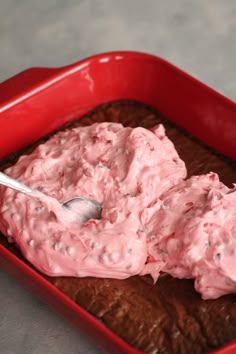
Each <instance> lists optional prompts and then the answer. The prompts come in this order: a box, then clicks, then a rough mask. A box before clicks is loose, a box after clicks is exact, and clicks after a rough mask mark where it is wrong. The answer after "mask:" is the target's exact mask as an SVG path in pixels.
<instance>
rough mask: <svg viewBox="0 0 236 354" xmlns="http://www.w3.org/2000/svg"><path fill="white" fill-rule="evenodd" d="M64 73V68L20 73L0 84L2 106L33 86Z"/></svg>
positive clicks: (34, 69)
mask: <svg viewBox="0 0 236 354" xmlns="http://www.w3.org/2000/svg"><path fill="white" fill-rule="evenodd" d="M60 71H62V68H31V69H27V70H25V71H22V72H20V73H19V74H17V75H15V76H13V77H11V78H10V79H8V80H6V81H4V82H3V83H1V84H0V93H1V94H0V105H1V103H3V102H7V101H8V100H11V99H12V98H13V97H17V96H18V95H19V94H21V95H22V92H26V91H28V90H29V89H30V88H31V87H32V86H35V85H37V84H39V83H40V82H42V81H44V80H48V79H50V77H53V76H54V75H55V74H57V75H58V73H59V72H60Z"/></svg>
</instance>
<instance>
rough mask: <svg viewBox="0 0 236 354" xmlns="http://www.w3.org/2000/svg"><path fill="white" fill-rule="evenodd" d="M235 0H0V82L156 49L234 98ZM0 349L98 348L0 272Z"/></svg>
mask: <svg viewBox="0 0 236 354" xmlns="http://www.w3.org/2000/svg"><path fill="white" fill-rule="evenodd" d="M235 38H236V2H235V0H227V1H223V0H198V1H191V0H182V1H180V0H176V1H175V0H165V1H161V0H146V1H144V0H119V1H115V0H110V1H108V0H100V1H98V0H94V1H92V0H67V1H64V0H48V1H46V0H45V1H44V0H42V1H38V0H37V1H36V0H21V1H18V0H2V1H1V2H0V48H1V49H0V81H3V80H5V79H7V78H9V77H11V76H13V75H14V74H16V73H18V72H20V71H22V70H23V69H25V68H29V67H32V66H48V67H54V66H62V65H65V64H69V63H72V62H75V61H78V60H80V59H82V58H84V57H87V56H89V55H92V54H95V53H99V52H104V51H110V50H138V51H145V52H149V53H152V54H156V55H158V56H161V57H163V58H165V59H167V60H169V61H171V62H172V63H174V64H175V65H177V66H179V67H181V68H182V69H184V70H185V71H187V72H189V73H190V74H192V75H194V76H196V77H198V78H199V79H200V80H202V81H204V82H205V83H207V84H208V85H210V86H212V87H214V88H215V89H216V90H218V91H220V92H222V93H223V94H225V95H226V96H228V97H229V98H231V99H233V100H235V98H236V70H235V62H236V40H235ZM0 284H1V291H0V304H1V306H0V353H3V354H13V353H14V354H15V353H17V354H45V353H50V354H53V353H55V354H73V353H75V354H79V353H83V354H86V353H89V354H95V353H96V354H98V353H102V351H101V350H100V349H98V348H97V347H96V346H95V345H94V344H92V343H91V342H89V341H87V339H85V338H84V336H83V335H81V334H80V333H79V332H78V331H76V330H74V329H73V328H71V327H70V326H69V325H68V324H67V323H66V322H65V321H64V320H62V319H61V318H59V317H58V316H57V315H56V314H54V313H53V312H51V311H50V310H49V309H48V307H47V306H46V305H44V304H42V303H41V302H39V301H38V300H37V299H36V298H35V297H33V296H32V295H31V294H29V293H28V292H27V291H26V290H24V289H23V288H22V287H21V286H20V285H18V284H17V283H16V282H15V281H14V280H13V279H11V278H10V277H9V276H7V275H6V274H5V273H3V272H2V271H0Z"/></svg>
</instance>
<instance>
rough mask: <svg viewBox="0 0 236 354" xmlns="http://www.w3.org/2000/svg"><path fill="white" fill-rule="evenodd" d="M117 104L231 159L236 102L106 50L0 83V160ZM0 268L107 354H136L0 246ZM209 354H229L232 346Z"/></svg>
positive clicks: (155, 62) (157, 63) (147, 58)
mask: <svg viewBox="0 0 236 354" xmlns="http://www.w3.org/2000/svg"><path fill="white" fill-rule="evenodd" d="M119 99H130V100H136V101H140V102H143V103H146V104H149V105H151V106H153V107H154V108H156V109H157V110H158V111H160V112H161V113H162V114H163V115H164V116H165V117H167V118H168V119H169V120H172V121H173V122H175V123H176V124H178V125H179V126H181V127H183V128H185V129H186V130H187V131H189V132H190V133H191V134H192V135H194V136H195V137H197V138H199V139H200V140H202V141H203V142H204V143H206V144H207V145H209V146H211V147H213V148H214V149H216V150H218V151H219V152H221V153H223V154H225V155H226V156H228V157H230V158H232V159H236V104H235V103H234V102H232V101H230V100H229V99H227V98H225V97H224V96H222V95H220V94H219V93H217V92H215V91H214V90H212V89H210V88H209V87H207V86H205V85H204V84H202V83H201V82H199V81H197V80H196V79H194V78H192V77H191V76H189V75H187V74H186V73H184V72H183V71H181V70H179V69H177V68H176V67H175V66H173V65H171V64H170V63H168V62H166V61H165V60H163V59H160V58H158V57H155V56H151V55H148V54H144V53H136V52H113V53H105V54H101V55H96V56H93V57H91V58H89V59H85V60H83V61H81V62H79V63H75V64H72V65H69V66H67V67H64V68H58V69H55V68H53V69H48V68H34V69H29V70H26V71H25V72H23V73H20V74H18V75H17V76H15V77H13V78H11V79H9V80H7V81H5V82H4V83H2V84H0V158H1V157H3V156H6V155H7V154H9V153H11V152H13V151H16V150H18V149H20V148H22V147H24V146H27V145H28V144H30V143H32V142H34V141H35V140H37V139H38V138H40V137H42V136H44V135H45V134H47V133H49V132H51V131H52V130H53V129H55V128H57V127H59V126H61V125H62V124H64V123H66V122H68V121H70V120H73V119H75V118H79V117H80V116H82V115H83V114H85V113H86V112H88V111H89V110H91V109H93V108H95V107H96V106H98V105H100V104H102V103H106V102H110V101H113V100H119ZM0 267H1V269H3V270H5V271H6V272H8V273H9V274H11V275H12V276H13V277H15V278H16V279H17V280H18V281H19V282H21V283H22V284H23V285H24V286H25V287H26V288H28V289H29V290H30V291H31V292H33V293H34V294H35V295H37V296H38V297H39V298H40V299H41V300H42V301H44V302H46V303H47V304H48V305H49V306H50V307H52V308H53V309H54V310H56V311H57V312H58V313H60V314H61V315H62V316H64V317H65V318H67V319H68V320H69V321H70V322H71V323H72V324H74V325H75V326H76V327H77V328H79V329H80V330H81V331H83V332H84V333H85V334H86V335H88V336H89V337H90V338H91V339H93V340H95V341H96V342H97V343H98V344H99V345H101V346H102V347H103V348H104V349H105V350H107V351H109V352H112V353H117V354H118V353H119V354H120V353H139V352H138V351H136V350H135V349H133V348H131V347H130V346H128V345H127V344H126V343H124V342H123V341H122V340H121V339H120V338H118V337H117V336H116V335H115V334H113V333H112V332H111V331H109V330H108V329H107V328H105V327H104V326H103V325H102V324H101V323H100V322H98V321H97V320H95V319H94V318H93V317H92V316H90V315H89V314H88V313H87V312H85V311H84V310H83V309H81V308H80V307H79V306H77V305H75V303H74V302H73V301H71V300H70V299H69V298H67V297H66V296H65V295H63V294H62V293H61V292H60V291H58V290H57V289H56V288H55V287H53V286H52V285H51V284H50V283H48V282H47V281H46V280H45V279H44V278H42V277H41V276H40V275H39V274H37V273H36V272H35V271H34V270H32V269H31V268H30V267H28V266H27V265H26V264H24V263H23V262H22V261H20V260H19V259H18V258H17V257H15V256H14V255H13V254H12V253H10V252H9V251H7V250H6V249H5V248H4V247H3V246H0ZM214 353H218V354H233V353H236V342H233V343H231V344H230V345H228V346H227V347H225V348H222V349H220V350H218V351H216V352H214Z"/></svg>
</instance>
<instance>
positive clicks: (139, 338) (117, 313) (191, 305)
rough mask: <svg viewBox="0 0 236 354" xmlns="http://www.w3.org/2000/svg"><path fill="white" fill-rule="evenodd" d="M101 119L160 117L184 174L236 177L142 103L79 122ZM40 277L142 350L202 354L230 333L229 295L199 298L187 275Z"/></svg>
mask: <svg viewBox="0 0 236 354" xmlns="http://www.w3.org/2000/svg"><path fill="white" fill-rule="evenodd" d="M102 121H113V122H120V123H122V124H124V125H126V126H133V127H135V126H143V127H145V128H149V129H150V128H152V127H153V126H156V125H157V124H158V123H160V122H164V125H165V128H166V130H167V136H168V137H169V138H170V139H171V140H172V141H173V142H174V144H175V147H176V149H177V151H178V153H179V155H180V156H181V158H182V159H183V160H184V161H185V163H186V165H187V169H188V177H190V176H191V175H200V174H207V173H208V172H209V171H215V172H216V173H218V174H219V177H220V180H221V181H222V182H223V183H224V184H225V185H227V186H228V187H231V184H232V182H233V181H235V180H236V169H235V167H234V166H233V164H231V163H228V162H227V161H226V160H223V159H221V158H220V157H218V156H216V155H215V154H213V153H212V152H211V151H209V150H207V149H206V148H204V147H203V146H201V145H200V144H198V143H197V142H195V141H194V140H193V139H191V138H189V137H188V136H186V135H185V134H183V133H182V132H181V131H180V130H178V129H177V128H175V127H174V126H173V125H171V124H169V123H168V122H167V121H165V120H163V119H162V118H160V116H159V115H158V114H156V113H153V111H152V110H151V109H147V108H145V107H143V106H142V105H139V104H124V103H122V104H116V105H110V106H107V107H103V108H102V109H99V110H98V111H96V112H94V113H92V114H90V115H88V116H86V117H84V118H83V119H82V120H80V121H79V124H86V125H88V124H92V123H94V122H102ZM176 188H177V187H176ZM150 220H151V218H150ZM1 244H3V245H4V246H5V247H7V248H8V249H10V250H11V251H12V252H14V253H15V254H16V255H17V256H18V257H19V258H21V259H23V260H24V261H25V262H26V260H25V259H24V258H23V257H22V254H21V253H20V252H19V250H18V249H17V247H16V246H15V244H14V243H12V244H9V243H8V242H7V240H6V238H5V237H4V236H2V237H1ZM42 276H44V277H45V278H46V279H47V280H48V281H49V282H50V283H52V284H53V285H54V286H56V287H57V288H58V289H59V290H60V291H61V292H63V293H65V294H66V295H67V296H68V297H70V298H71V299H72V300H73V301H75V302H76V303H77V304H79V305H80V306H82V307H83V308H84V309H85V310H87V311H88V312H90V313H91V314H93V315H94V316H95V317H96V318H98V319H99V320H100V321H102V322H103V323H104V324H105V325H106V326H107V327H108V328H110V329H111V330H112V331H113V332H114V333H116V334H117V335H119V336H120V337H121V338H123V339H124V340H125V341H126V342H128V343H129V344H130V345H132V346H133V347H135V348H137V349H138V350H141V351H144V352H146V353H157V352H160V353H181V354H185V353H190V352H191V353H193V354H194V353H204V352H209V351H211V350H213V349H215V348H219V347H221V346H222V345H224V344H225V343H227V342H229V341H230V340H232V339H234V338H235V337H236V305H235V295H233V294H231V295H226V296H222V297H220V298H218V299H216V300H207V301H203V300H202V299H201V297H200V295H199V294H198V293H196V292H195V291H194V286H193V285H194V284H193V281H192V280H191V279H188V280H185V279H182V280H181V279H176V278H173V277H171V276H169V275H163V274H161V276H160V277H159V279H158V281H157V282H156V283H155V284H153V280H152V279H151V278H150V277H149V276H133V277H129V278H127V279H108V278H105V279H102V278H97V277H96V278H95V277H84V278H79V277H47V276H45V275H42Z"/></svg>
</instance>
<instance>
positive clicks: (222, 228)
mask: <svg viewBox="0 0 236 354" xmlns="http://www.w3.org/2000/svg"><path fill="white" fill-rule="evenodd" d="M144 219H145V222H146V224H147V228H148V235H147V249H148V260H147V264H146V265H145V267H144V269H143V271H142V273H143V274H146V273H151V274H152V276H153V278H154V279H157V278H158V275H159V272H160V270H162V271H163V272H166V273H169V274H171V275H172V276H173V277H177V278H195V289H196V290H197V291H198V292H200V293H201V294H202V298H203V299H214V298H217V297H220V296H222V295H224V294H227V293H235V292H236V188H233V189H229V188H227V187H226V186H225V185H224V184H223V183H221V182H220V181H219V178H218V176H217V175H216V174H215V173H210V174H208V175H203V176H195V177H192V178H190V179H189V180H187V181H183V182H180V183H179V184H178V185H177V186H175V187H173V188H172V189H171V190H169V191H167V192H165V193H164V194H163V195H162V196H161V198H160V199H159V200H158V202H157V203H156V204H155V205H154V206H153V207H152V210H149V209H146V210H145V211H144V213H143V220H144Z"/></svg>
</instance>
